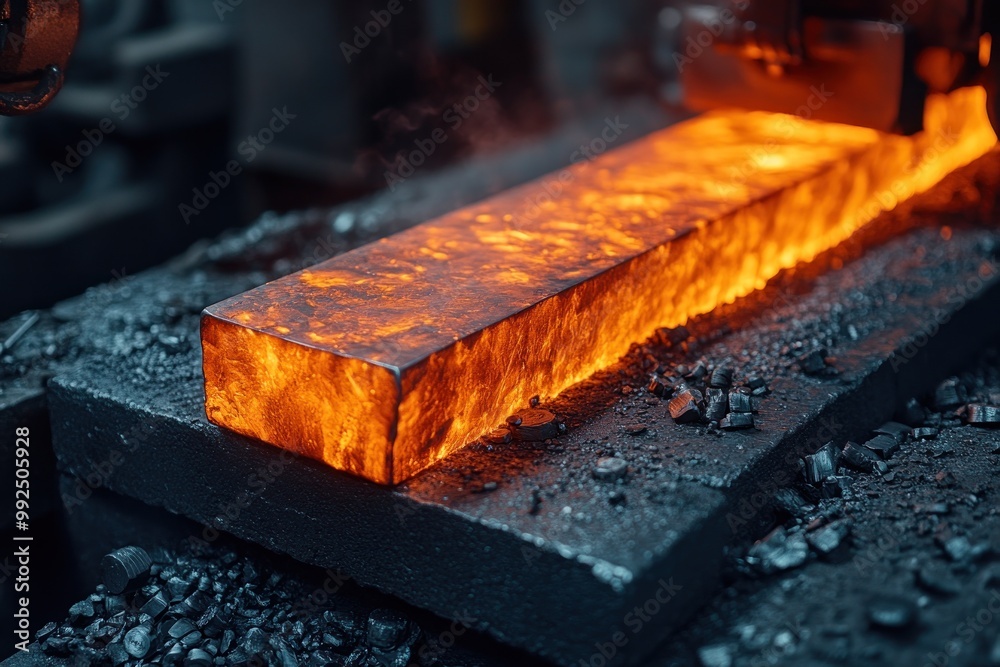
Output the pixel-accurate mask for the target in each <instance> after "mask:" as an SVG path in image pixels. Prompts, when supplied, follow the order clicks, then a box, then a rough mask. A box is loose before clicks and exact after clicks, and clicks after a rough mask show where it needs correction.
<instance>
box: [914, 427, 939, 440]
mask: <svg viewBox="0 0 1000 667" xmlns="http://www.w3.org/2000/svg"><path fill="white" fill-rule="evenodd" d="M912 435H913V438H914V439H915V440H933V439H934V438H936V437H937V436H938V429H936V428H931V427H930V426H921V427H919V428H915V429H913V433H912Z"/></svg>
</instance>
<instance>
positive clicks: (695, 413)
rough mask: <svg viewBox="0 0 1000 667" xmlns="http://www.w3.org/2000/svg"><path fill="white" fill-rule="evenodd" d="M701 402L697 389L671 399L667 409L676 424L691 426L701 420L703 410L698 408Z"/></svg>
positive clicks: (686, 391)
mask: <svg viewBox="0 0 1000 667" xmlns="http://www.w3.org/2000/svg"><path fill="white" fill-rule="evenodd" d="M700 402H701V393H700V392H698V391H697V390H695V389H686V390H684V391H682V392H680V393H679V394H677V395H676V396H674V397H673V398H672V399H670V403H668V404H667V408H668V409H669V410H670V416H671V418H673V420H674V421H675V422H677V423H678V424H690V423H692V422H696V421H700V420H701V409H700V408H699V407H698V404H699V403H700Z"/></svg>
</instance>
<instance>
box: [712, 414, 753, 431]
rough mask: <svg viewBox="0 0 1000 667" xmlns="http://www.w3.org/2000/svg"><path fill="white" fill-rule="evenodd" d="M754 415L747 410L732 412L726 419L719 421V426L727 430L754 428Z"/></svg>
mask: <svg viewBox="0 0 1000 667" xmlns="http://www.w3.org/2000/svg"><path fill="white" fill-rule="evenodd" d="M753 425H754V422H753V415H752V414H749V413H746V412H732V413H730V414H729V415H728V416H727V417H726V418H725V419H723V420H722V421H721V422H719V426H720V427H721V428H722V429H724V430H726V431H739V430H741V429H745V428H753Z"/></svg>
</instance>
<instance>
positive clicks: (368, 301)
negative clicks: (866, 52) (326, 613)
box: [202, 89, 996, 484]
mask: <svg viewBox="0 0 1000 667" xmlns="http://www.w3.org/2000/svg"><path fill="white" fill-rule="evenodd" d="M959 92H960V93H961V94H957V95H955V96H953V97H951V98H949V99H947V100H944V99H937V100H933V101H929V103H928V127H929V128H935V129H933V130H928V132H925V133H922V134H921V135H917V136H915V137H894V136H884V135H879V134H878V133H876V132H874V131H871V130H865V129H860V128H854V127H847V126H839V125H828V124H819V123H815V124H814V123H808V122H804V121H801V120H798V119H795V118H793V117H789V116H781V115H771V114H760V113H757V114H746V113H719V114H711V115H707V116H701V117H698V118H696V119H693V120H691V121H688V122H685V123H682V124H680V125H677V126H674V127H671V128H668V129H667V130H664V131H662V132H658V133H656V134H653V135H651V136H648V137H645V138H643V139H641V140H638V141H636V142H635V143H633V144H630V145H628V146H624V147H622V148H619V149H616V150H614V151H612V152H608V153H606V154H604V155H602V156H600V157H598V158H596V159H594V160H593V161H591V162H587V163H583V164H579V165H576V166H574V167H571V168H569V169H567V170H564V171H563V172H560V173H557V174H554V175H551V176H549V177H547V178H543V179H541V180H539V181H535V182H532V183H529V184H527V185H525V186H522V187H520V188H517V189H514V190H511V191H508V192H506V193H504V194H502V195H499V196H496V197H493V198H491V199H488V200H485V201H483V202H481V203H479V204H477V205H474V206H470V207H468V208H465V209H462V210H460V211H457V212H455V213H452V214H450V215H447V216H444V217H442V218H439V219H437V220H433V221H431V222H427V223H424V224H421V225H419V226H417V227H414V228H412V229H410V230H408V231H405V232H402V233H400V234H396V235H394V236H391V237H389V238H386V239H383V240H381V241H379V242H377V243H373V244H371V245H369V246H366V247H364V248H360V249H358V250H355V251H353V252H350V253H347V254H344V255H341V256H339V257H336V258H334V259H332V260H330V261H327V262H324V263H322V264H319V265H317V266H315V267H312V268H310V269H307V270H305V271H301V272H299V273H296V274H293V275H291V276H288V277H286V278H282V279H280V280H277V281H275V282H272V283H269V284H267V285H264V286H262V287H259V288H257V289H255V290H251V291H250V292H247V293H245V294H242V295H240V296H237V297H234V298H232V299H229V300H227V301H224V302H222V303H220V304H216V305H214V306H212V307H210V308H208V309H206V312H205V316H204V317H203V319H202V349H203V353H204V371H205V404H206V413H207V415H208V418H209V419H210V420H211V421H212V422H214V423H216V424H220V425H222V426H226V427H228V428H231V429H233V430H235V431H238V432H240V433H243V434H245V435H250V436H253V437H256V438H259V439H261V440H264V441H266V442H270V443H272V444H275V445H278V446H281V447H285V448H288V449H292V450H294V451H297V452H300V453H303V454H306V455H308V456H311V457H314V458H317V459H319V460H322V461H325V462H326V463H328V464H329V465H331V466H332V467H334V468H337V469H338V470H347V471H350V472H352V473H355V474H358V475H362V476H364V477H366V478H368V479H372V480H375V481H378V482H382V483H390V484H391V483H396V482H399V481H402V480H404V479H406V478H407V477H410V476H411V475H413V474H415V473H416V472H418V471H420V470H422V469H424V468H426V467H427V466H429V465H431V464H432V463H434V462H435V461H437V460H440V459H441V458H443V457H445V456H447V455H448V454H449V453H450V452H453V451H455V450H456V449H458V448H459V447H461V446H462V445H464V444H466V443H468V442H469V441H470V440H472V439H474V438H476V437H478V436H479V435H480V434H482V433H483V432H485V431H486V430H488V429H490V428H493V427H494V426H495V425H496V424H497V423H499V422H500V421H502V420H503V419H504V417H506V416H507V415H509V414H510V413H511V412H512V411H513V410H514V409H516V408H517V407H519V406H523V405H525V404H526V403H527V402H528V400H529V399H530V398H531V397H532V396H536V395H537V396H540V397H541V398H542V399H546V398H549V397H552V396H555V395H557V394H558V393H559V392H561V391H563V390H564V389H566V388H567V387H569V386H571V385H572V384H574V383H576V382H579V381H581V380H583V379H585V378H586V377H588V376H589V375H591V374H592V373H594V372H595V371H597V370H599V369H601V368H604V367H606V366H608V365H609V364H612V363H614V362H615V361H616V360H617V359H619V358H620V357H621V356H622V355H623V354H625V353H626V352H627V350H628V348H629V346H630V345H631V344H633V343H636V342H641V341H642V340H645V339H646V338H648V337H649V336H650V335H652V334H653V333H654V331H655V329H656V328H658V327H664V326H676V325H678V324H682V323H684V322H686V321H687V319H688V318H690V317H693V316H695V315H699V314H701V313H705V312H708V311H710V310H711V309H713V308H715V307H716V306H718V305H719V304H721V303H726V302H730V301H732V300H734V299H736V298H738V297H740V296H743V295H745V294H748V293H749V292H750V291H752V290H754V289H756V288H759V287H761V286H763V285H764V284H766V281H767V280H769V279H770V278H771V277H773V276H774V275H776V274H777V273H778V272H779V271H780V270H781V269H783V268H788V267H791V266H794V265H795V264H796V263H798V262H802V261H809V260H810V259H812V258H813V257H815V256H816V255H817V254H818V253H820V252H822V251H824V250H826V249H828V248H831V247H833V246H835V245H836V244H838V243H840V242H842V241H843V240H844V239H846V238H847V237H849V236H850V235H851V234H852V233H853V232H854V231H855V230H857V229H858V228H860V227H862V226H863V225H864V224H866V223H867V222H869V221H870V220H871V219H873V218H874V217H876V216H877V215H878V214H879V213H880V212H881V211H883V210H886V209H890V208H893V207H894V206H895V205H896V204H897V203H899V202H900V201H902V200H904V199H907V198H908V197H910V196H912V195H913V194H914V193H916V192H923V191H925V190H927V189H928V188H930V187H931V186H932V185H934V184H935V183H936V182H938V180H940V179H941V178H942V177H943V176H944V175H945V174H947V173H948V172H950V171H952V170H953V169H955V168H957V167H959V166H961V165H963V164H966V163H968V162H970V161H971V160H972V159H974V158H975V157H978V156H979V155H982V154H983V153H984V152H986V151H987V150H988V149H989V148H991V147H992V146H993V145H994V143H995V140H996V137H995V135H994V134H993V132H992V130H991V129H990V125H989V122H988V121H987V120H986V118H985V113H984V110H985V92H984V91H983V90H982V89H978V90H973V91H965V92H962V91H959ZM609 127H610V126H609Z"/></svg>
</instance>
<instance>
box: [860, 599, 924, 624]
mask: <svg viewBox="0 0 1000 667" xmlns="http://www.w3.org/2000/svg"><path fill="white" fill-rule="evenodd" d="M916 619H917V608H916V605H914V604H913V602H911V601H909V600H904V599H902V598H879V599H877V600H873V601H872V602H871V603H870V604H869V605H868V622H869V623H871V625H872V626H873V627H876V628H881V629H884V630H902V629H904V628H908V627H909V626H911V625H913V623H914V621H916Z"/></svg>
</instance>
